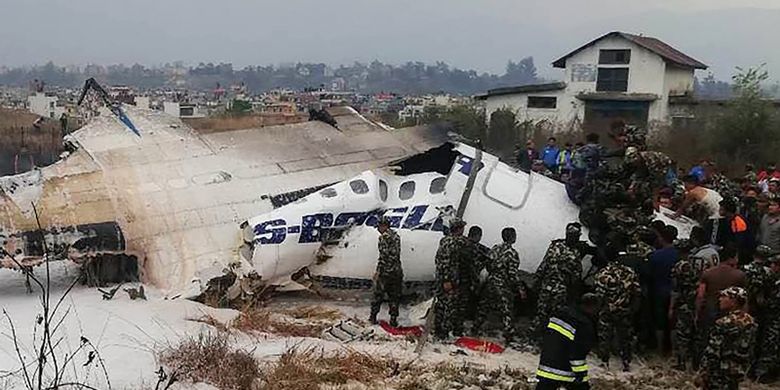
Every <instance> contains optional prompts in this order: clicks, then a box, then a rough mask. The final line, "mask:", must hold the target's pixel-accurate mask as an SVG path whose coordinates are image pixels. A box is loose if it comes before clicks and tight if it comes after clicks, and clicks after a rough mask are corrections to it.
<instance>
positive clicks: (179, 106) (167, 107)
mask: <svg viewBox="0 0 780 390" xmlns="http://www.w3.org/2000/svg"><path fill="white" fill-rule="evenodd" d="M163 111H164V112H165V113H166V114H168V115H172V116H175V117H177V118H203V117H205V116H206V114H204V113H203V112H201V110H200V107H198V105H197V104H194V103H177V102H163Z"/></svg>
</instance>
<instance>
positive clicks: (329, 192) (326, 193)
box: [320, 188, 338, 198]
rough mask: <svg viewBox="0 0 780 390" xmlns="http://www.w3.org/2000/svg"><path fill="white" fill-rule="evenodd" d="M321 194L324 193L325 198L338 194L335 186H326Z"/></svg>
mask: <svg viewBox="0 0 780 390" xmlns="http://www.w3.org/2000/svg"><path fill="white" fill-rule="evenodd" d="M320 195H322V197H323V198H335V197H336V195H338V194H337V193H336V190H334V189H333V188H326V189H324V190H322V191H320Z"/></svg>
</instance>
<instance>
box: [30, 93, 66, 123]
mask: <svg viewBox="0 0 780 390" xmlns="http://www.w3.org/2000/svg"><path fill="white" fill-rule="evenodd" d="M58 102H59V98H58V97H57V96H53V95H48V94H45V93H43V92H37V93H35V94H34V95H30V96H29V97H28V98H27V106H28V109H29V110H30V112H32V113H33V114H36V115H40V116H42V117H46V118H51V119H54V118H59V117H60V116H61V115H62V114H63V113H65V112H67V110H66V108H65V107H62V106H60V105H58Z"/></svg>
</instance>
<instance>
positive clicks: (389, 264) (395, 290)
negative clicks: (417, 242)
mask: <svg viewBox="0 0 780 390" xmlns="http://www.w3.org/2000/svg"><path fill="white" fill-rule="evenodd" d="M378 247H379V259H378V260H377V264H376V274H377V277H376V281H375V283H374V295H373V298H372V299H371V319H372V321H376V316H377V314H379V310H380V309H381V307H382V302H387V303H388V305H389V306H390V320H391V322H392V323H395V322H396V320H397V318H398V305H399V304H400V302H401V292H402V288H403V280H404V271H403V269H402V268H401V238H400V237H399V236H398V233H396V232H395V231H393V230H392V229H389V228H388V229H387V230H386V231H385V232H384V233H382V234H381V235H380V236H379V243H378Z"/></svg>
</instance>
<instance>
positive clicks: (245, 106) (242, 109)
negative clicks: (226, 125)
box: [227, 99, 252, 115]
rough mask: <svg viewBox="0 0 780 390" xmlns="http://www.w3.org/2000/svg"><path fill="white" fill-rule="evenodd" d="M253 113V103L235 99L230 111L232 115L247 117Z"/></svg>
mask: <svg viewBox="0 0 780 390" xmlns="http://www.w3.org/2000/svg"><path fill="white" fill-rule="evenodd" d="M251 111H252V103H250V102H248V101H246V100H240V99H233V103H232V104H231V105H230V109H228V111H227V112H228V114H230V115H246V114H248V113H250V112H251Z"/></svg>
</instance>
